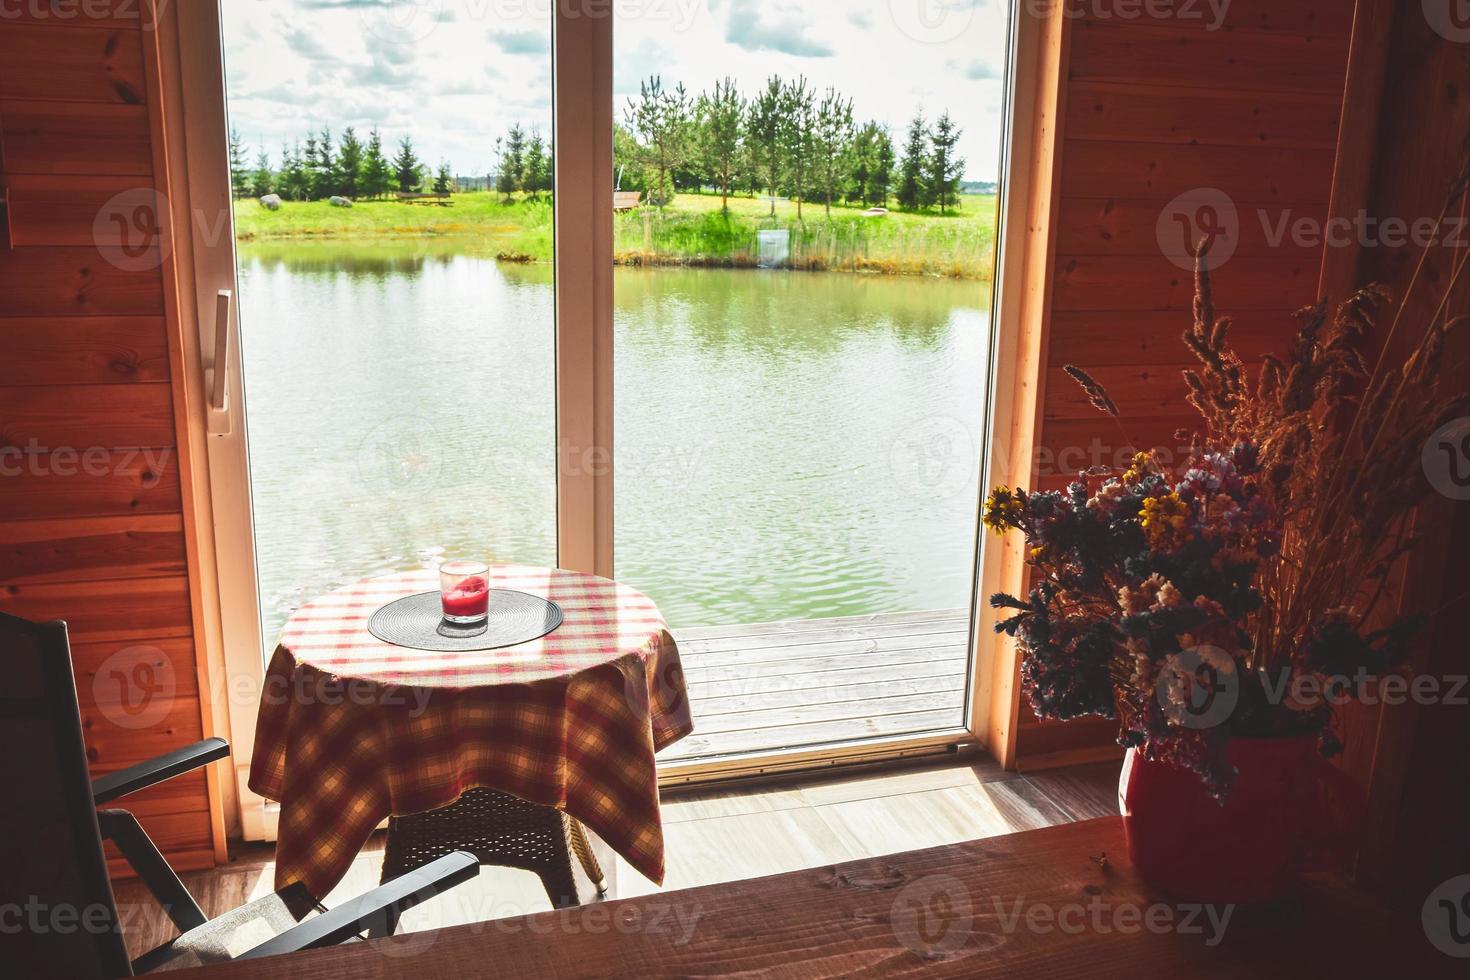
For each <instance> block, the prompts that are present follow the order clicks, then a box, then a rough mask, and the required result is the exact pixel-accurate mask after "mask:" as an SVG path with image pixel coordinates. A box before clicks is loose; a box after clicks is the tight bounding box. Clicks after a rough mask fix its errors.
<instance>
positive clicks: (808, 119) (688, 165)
mask: <svg viewBox="0 0 1470 980" xmlns="http://www.w3.org/2000/svg"><path fill="white" fill-rule="evenodd" d="M959 138H960V129H959V127H957V126H956V125H955V124H954V121H953V120H952V119H950V116H949V113H948V112H945V113H944V114H943V115H941V116H940V117H939V119H938V120H937V121H936V122H935V123H934V124H933V125H932V126H931V125H930V124H929V123H928V122H926V121H925V120H924V118H923V116H922V115H916V116H915V117H914V119H913V121H912V122H911V123H910V124H909V128H908V133H907V138H906V140H905V142H904V145H903V148H902V152H901V154H897V153H895V147H894V144H893V139H892V137H891V135H890V134H889V132H888V130H887V128H886V127H884V126H882V125H881V124H879V123H877V122H871V121H870V122H863V123H857V122H856V121H855V118H854V115H853V103H852V100H851V99H850V98H845V97H844V96H842V95H841V94H840V93H839V92H837V90H836V89H834V88H828V89H827V90H826V91H825V92H821V93H819V92H816V91H815V90H813V89H812V88H811V87H809V86H808V84H807V80H806V78H805V77H804V76H803V77H799V78H797V79H796V80H794V81H788V80H783V79H781V78H780V77H773V78H771V79H769V80H768V81H767V83H766V86H765V88H763V89H761V90H760V91H759V92H757V93H755V94H754V95H752V96H750V97H746V96H745V95H742V94H741V92H740V90H739V89H738V88H737V86H736V84H735V82H734V80H732V79H730V78H725V79H722V80H720V81H719V82H716V83H715V85H714V87H713V88H712V89H710V90H709V91H707V92H702V93H700V94H699V95H698V96H691V95H689V94H688V92H686V91H685V89H684V86H683V85H682V84H679V85H676V86H674V87H673V88H665V87H664V85H663V81H662V79H661V78H660V77H659V76H657V75H654V76H652V77H650V78H649V79H648V80H647V81H646V82H643V83H642V84H641V85H640V86H639V93H638V97H637V98H636V99H629V100H628V105H627V108H626V110H625V112H624V117H623V123H622V125H621V126H619V127H618V129H617V132H616V133H615V134H614V142H613V155H614V161H615V164H616V165H617V167H618V171H619V174H620V175H621V178H622V180H623V182H624V183H625V184H628V185H630V186H632V187H635V188H636V189H639V190H646V191H647V192H648V196H649V200H650V201H651V202H652V203H654V204H657V205H663V204H667V203H668V202H669V201H670V200H672V199H673V197H674V194H675V193H676V192H677V191H679V190H699V189H702V188H705V187H710V188H713V189H714V190H715V191H716V192H717V193H719V195H720V197H721V199H722V200H721V204H722V206H723V207H725V208H728V207H729V198H730V196H731V195H732V194H738V193H742V192H744V193H749V194H751V195H755V194H759V193H761V192H763V191H764V192H765V193H767V194H769V195H770V196H771V198H772V201H771V213H772V214H774V213H775V207H776V205H775V197H776V196H777V195H784V196H786V197H789V198H791V199H792V200H794V201H795V202H796V208H797V216H798V218H799V217H800V216H801V207H802V204H803V203H804V202H809V201H821V202H822V204H823V206H824V207H825V208H826V210H827V212H828V213H830V212H831V210H832V204H833V202H835V201H842V200H846V201H848V202H849V203H861V204H862V205H864V206H872V205H884V206H886V205H887V204H888V201H889V199H890V197H892V198H893V199H894V200H895V201H896V202H897V204H898V207H900V208H902V209H905V210H910V211H920V210H928V209H931V208H935V207H937V208H938V209H939V211H940V213H941V214H943V213H945V212H947V211H948V210H949V209H950V208H951V207H953V206H954V205H956V204H957V203H958V200H959V192H960V181H961V179H962V178H963V176H964V166H965V164H964V160H962V159H961V158H960V157H959V156H958V155H957V153H956V146H957V145H958V143H959Z"/></svg>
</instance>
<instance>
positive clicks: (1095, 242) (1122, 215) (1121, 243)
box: [1057, 197, 1327, 271]
mask: <svg viewBox="0 0 1470 980" xmlns="http://www.w3.org/2000/svg"><path fill="white" fill-rule="evenodd" d="M1178 213H1180V212H1179V211H1178V206H1177V205H1172V204H1171V203H1170V202H1169V201H1167V200H1158V199H1150V200H1130V199H1120V198H1104V199H1097V198H1075V197H1074V198H1067V199H1066V200H1064V201H1062V209H1061V222H1060V225H1059V226H1058V228H1057V235H1058V248H1059V249H1060V251H1061V252H1062V253H1063V254H1065V255H1159V254H1161V252H1162V251H1163V249H1164V247H1165V246H1166V245H1167V246H1168V247H1169V249H1170V250H1171V254H1175V255H1178V254H1181V250H1182V249H1183V248H1184V247H1185V240H1184V234H1185V232H1184V230H1183V228H1182V227H1181V226H1179V225H1178V224H1176V223H1175V220H1174V218H1175V215H1176V214H1178ZM1186 217H1193V216H1192V215H1186ZM1326 219H1327V209H1326V207H1325V206H1323V205H1314V206H1310V207H1301V208H1280V209H1278V208H1274V207H1270V206H1266V207H1252V206H1250V205H1244V204H1242V205H1237V206H1236V214H1235V219H1234V220H1233V221H1232V220H1230V219H1229V216H1228V215H1226V216H1223V217H1222V219H1221V220H1222V221H1225V222H1227V224H1226V226H1225V230H1224V231H1223V232H1222V233H1221V234H1220V235H1219V238H1218V244H1217V246H1216V248H1215V253H1216V254H1217V255H1220V254H1223V253H1224V251H1225V249H1227V248H1229V249H1232V254H1231V258H1230V260H1229V261H1234V259H1235V258H1236V257H1238V256H1247V257H1253V258H1262V257H1272V258H1275V259H1278V260H1283V261H1287V262H1291V263H1293V264H1303V263H1304V264H1307V265H1312V266H1315V265H1317V264H1318V263H1319V262H1320V260H1321V253H1322V247H1321V235H1322V228H1323V226H1324V222H1325V221H1326ZM1299 223H1301V224H1300V226H1299ZM1191 225H1193V222H1191ZM1195 230H1197V229H1195V228H1194V227H1191V230H1190V234H1191V235H1192V234H1193V233H1194V231H1195ZM1192 246H1193V243H1190V247H1192ZM1227 271H1228V269H1227Z"/></svg>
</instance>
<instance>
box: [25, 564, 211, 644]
mask: <svg viewBox="0 0 1470 980" xmlns="http://www.w3.org/2000/svg"><path fill="white" fill-rule="evenodd" d="M0 611H4V612H8V613H10V614H11V615H12V616H21V617H24V618H25V619H31V620H36V621H47V620H52V619H64V620H66V622H67V625H68V627H69V628H70V631H71V637H72V642H74V643H107V642H113V641H119V640H121V641H127V642H134V641H136V642H140V643H147V642H153V641H157V640H159V639H163V638H182V637H188V636H191V635H192V630H193V620H192V618H191V614H190V610H189V580H188V579H187V578H185V577H182V576H180V577H178V578H142V579H133V580H130V581H123V582H67V583H62V584H47V585H16V584H13V583H6V584H4V585H0Z"/></svg>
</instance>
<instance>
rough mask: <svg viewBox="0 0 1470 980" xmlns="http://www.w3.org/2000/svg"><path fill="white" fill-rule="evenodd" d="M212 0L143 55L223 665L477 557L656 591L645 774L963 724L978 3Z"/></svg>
mask: <svg viewBox="0 0 1470 980" xmlns="http://www.w3.org/2000/svg"><path fill="white" fill-rule="evenodd" d="M248 6H249V9H246V7H245V6H240V7H236V6H234V5H224V7H223V13H222V14H221V13H219V12H217V11H215V10H214V9H213V8H212V7H211V5H208V4H201V5H183V6H182V7H181V8H179V9H177V10H175V11H174V12H173V13H171V14H170V16H171V17H175V18H177V20H178V23H179V30H180V39H179V40H180V43H179V52H178V56H177V58H178V61H177V65H176V66H175V67H174V68H170V67H169V66H166V69H165V70H166V71H171V70H176V71H177V73H178V78H179V79H180V83H179V85H178V86H176V87H175V88H174V90H173V91H174V92H175V97H178V98H181V99H182V101H183V103H184V105H185V106H186V108H187V109H188V115H189V118H188V119H187V120H186V121H185V122H184V123H182V124H180V123H178V122H177V121H176V125H182V132H181V133H180V134H179V135H181V137H184V138H182V139H181V142H183V143H187V146H188V153H189V160H190V166H189V171H190V178H189V181H188V186H187V188H186V189H183V190H180V191H179V192H178V193H179V194H181V195H182V194H187V195H188V202H189V204H188V206H189V207H190V208H191V210H193V211H196V212H200V213H207V210H208V209H207V208H206V207H204V206H203V204H202V203H201V202H210V201H213V200H222V201H227V202H228V203H227V205H225V206H226V208H227V213H228V215H229V216H230V217H231V219H232V222H233V230H234V234H233V235H232V236H219V235H210V234H209V233H208V229H209V227H210V225H211V222H210V221H196V222H192V223H191V230H192V232H193V235H192V242H191V245H192V257H191V259H190V262H191V268H192V275H191V277H190V278H191V282H190V285H191V286H192V289H193V291H194V293H195V295H194V297H193V298H194V300H195V302H194V303H193V304H192V309H194V310H196V311H197V326H198V330H199V334H200V342H199V347H200V360H201V363H200V369H201V370H202V369H203V368H204V367H207V366H211V365H215V364H218V363H221V358H219V357H218V356H217V352H216V351H215V350H214V346H215V342H214V337H215V336H226V335H227V336H228V338H229V339H228V343H230V345H231V349H232V350H234V349H235V345H238V355H239V356H238V357H235V358H231V359H228V360H229V363H231V364H232V365H238V367H235V366H232V367H231V368H230V374H229V377H228V382H229V383H228V385H227V388H228V389H229V391H230V394H231V395H232V397H231V398H230V399H229V400H228V405H229V407H228V410H227V411H226V412H225V413H223V415H222V416H220V417H212V419H211V428H212V429H213V430H214V435H213V437H212V438H211V439H210V441H209V457H210V459H209V461H210V466H211V470H212V472H213V475H214V479H213V481H212V485H213V498H214V499H213V504H212V506H213V514H212V518H213V521H214V527H215V534H216V537H217V539H218V557H219V563H220V581H221V608H222V616H223V619H224V628H225V634H226V641H227V642H226V649H227V651H228V653H227V655H228V656H229V657H231V658H232V660H231V673H232V674H234V673H238V672H247V673H248V672H249V670H250V669H251V667H250V665H251V663H254V669H255V670H256V671H258V670H259V662H260V660H261V659H262V657H263V656H265V654H266V653H267V651H268V650H269V648H270V647H271V646H272V645H273V643H274V639H275V634H276V632H277V631H278V630H279V628H280V626H281V624H282V623H283V622H284V620H285V618H286V617H287V616H289V614H290V613H291V611H292V610H293V609H294V608H295V607H296V606H297V605H298V604H299V603H300V602H302V601H304V600H305V599H307V598H309V597H311V596H313V595H316V594H319V593H321V592H323V591H326V590H328V589H331V588H333V587H336V586H338V585H341V584H344V583H346V582H350V581H352V580H355V579H357V578H360V577H363V576H365V575H369V574H373V573H375V572H379V571H387V570H390V569H394V568H402V567H412V566H417V565H421V564H424V563H431V562H433V561H434V560H435V559H436V558H437V557H438V556H440V555H442V554H447V553H456V554H463V553H471V554H482V555H485V556H488V557H493V558H495V559H497V560H505V561H517V562H525V563H534V564H554V563H560V564H564V565H569V566H574V567H581V568H584V569H587V570H591V571H596V572H599V573H601V574H606V575H616V576H617V577H618V578H620V579H622V580H625V581H627V582H629V583H630V584H632V585H634V586H636V587H638V588H640V589H642V590H644V591H646V592H648V593H649V594H650V595H651V596H653V597H654V598H655V599H656V600H657V601H658V603H659V604H660V607H661V608H662V609H663V611H664V613H665V615H666V618H667V619H668V620H669V622H670V624H671V626H672V627H673V628H674V631H675V635H676V637H677V638H678V640H679V642H680V647H681V651H682V652H683V654H684V662H685V668H686V673H687V676H688V680H689V685H690V692H691V697H692V698H693V699H694V713H695V718H696V727H697V729H698V732H697V734H696V736H694V737H692V738H691V739H688V740H686V741H685V742H684V743H681V744H680V746H679V747H678V749H677V751H676V752H673V753H671V759H670V760H665V761H670V762H672V763H674V764H675V769H676V770H677V771H678V772H679V773H695V772H704V771H713V770H715V769H718V768H719V766H720V765H721V762H720V760H722V759H733V758H736V757H738V758H739V759H740V760H741V761H742V764H743V763H744V762H745V761H747V760H748V759H749V758H750V757H751V756H756V757H758V758H764V759H772V760H776V759H780V758H784V757H786V756H790V757H792V758H796V757H798V756H799V757H802V758H808V759H821V758H822V757H824V754H825V753H827V752H828V750H829V749H830V750H831V751H833V752H836V751H839V750H840V749H841V747H843V746H853V745H859V744H861V745H863V746H868V745H869V743H872V748H873V751H883V750H884V747H885V746H890V745H891V746H895V747H898V748H905V747H908V748H912V747H913V746H915V745H920V744H927V745H935V746H939V745H942V744H945V743H946V742H953V741H955V740H957V739H960V738H964V737H967V735H968V732H967V728H968V726H969V725H970V711H969V702H970V699H971V692H972V690H973V686H974V681H973V678H974V676H975V673H976V669H975V661H974V655H973V654H974V651H973V649H972V648H973V643H972V640H971V637H972V635H973V612H974V609H973V605H974V594H975V581H976V568H977V560H976V537H977V536H976V513H977V509H978V499H979V492H980V474H981V469H982V460H983V458H984V456H985V453H986V443H987V430H988V427H989V422H988V419H987V417H986V407H987V404H988V396H989V380H988V379H989V373H990V370H991V365H990V352H991V348H992V344H991V340H992V334H993V331H992V328H991V323H992V316H991V314H992V310H991V307H992V295H993V288H992V287H993V280H994V278H995V277H994V270H995V261H996V254H997V248H996V245H997V242H996V235H997V211H998V206H997V201H998V192H999V185H1000V183H1001V178H1002V174H1001V159H1002V156H1003V154H1002V146H1001V144H1002V142H1003V132H1004V126H1003V122H1002V120H1003V117H1004V116H1005V107H1006V93H1005V82H1004V78H1005V75H1006V69H1007V61H1008V54H1007V44H1008V30H1009V26H1010V25H1009V18H1008V16H1007V14H1006V11H1005V10H1004V8H1003V7H1002V6H1000V5H996V4H984V3H975V4H969V3H960V4H951V5H948V6H945V7H943V8H936V9H935V10H933V11H929V10H928V6H926V5H925V4H923V3H916V4H914V5H912V6H913V8H914V9H909V5H905V4H890V3H886V2H884V3H873V4H870V5H863V4H850V3H841V4H839V3H830V4H829V3H823V4H815V5H813V4H807V5H800V6H796V5H791V6H779V5H777V6H772V5H767V4H755V3H751V2H746V0H735V2H733V3H723V4H719V5H707V6H706V5H700V4H694V5H667V7H666V8H665V7H661V6H660V5H657V4H649V5H641V6H638V5H635V6H631V7H630V6H627V5H618V4H613V5H610V6H608V5H603V4H598V3H589V4H588V5H587V6H586V9H585V10H584V9H582V8H580V7H577V5H575V4H573V5H568V4H565V3H562V4H558V5H557V6H556V8H555V10H553V9H551V8H550V7H549V6H548V7H538V5H536V4H522V5H496V4H476V3H469V2H462V0H430V2H420V3H404V4H388V5H382V4H335V3H334V4H312V5H300V4H295V3H291V2H288V0H262V2H260V3H257V4H252V5H248ZM574 7H576V9H573V8H574ZM926 11H928V13H932V14H937V15H938V16H937V17H933V16H928V15H927V14H926ZM610 16H611V18H615V20H616V23H614V22H613V20H612V19H610ZM614 37H615V38H616V40H614ZM211 39H213V40H214V41H215V42H217V43H218V44H219V46H220V47H221V48H222V54H223V57H222V58H221V59H220V61H219V62H216V61H215V60H214V59H212V58H211V57H210V56H209V51H210V41H211ZM211 91H217V92H218V94H219V100H218V104H217V106H215V105H214V104H213V103H212V102H211V100H210V99H209V98H208V93H209V92H211ZM180 92H182V93H183V94H182V95H180V94H179V93H180ZM201 93H203V94H201ZM215 227H218V224H217V222H216V223H215ZM221 289H228V290H231V291H233V293H234V302H233V305H231V306H230V307H229V308H228V317H229V320H228V321H226V322H227V323H228V325H229V326H230V327H231V329H230V330H229V331H226V333H224V334H217V333H216V331H215V318H214V317H215V314H214V311H216V310H222V309H225V307H222V306H219V305H218V304H217V303H216V302H215V296H216V293H217V292H218V290H221ZM217 414H218V413H217ZM231 707H232V709H233V710H232V712H231V723H232V727H233V728H234V733H235V739H234V741H235V743H236V744H237V746H238V745H249V744H250V743H251V738H250V736H251V730H250V725H251V724H252V721H253V719H250V718H248V717H247V716H248V715H249V714H250V711H251V708H252V706H250V705H232V706H231ZM247 763H248V760H246V759H237V764H238V765H239V767H240V769H241V771H242V772H243V771H244V768H245V765H246V764H247ZM242 795H245V796H247V797H248V794H246V793H242ZM248 804H249V800H248V799H247V805H248ZM267 824H268V821H267ZM247 830H251V828H250V827H249V825H248V824H247ZM254 832H265V833H269V829H268V826H267V828H266V829H265V830H264V831H261V830H260V829H259V827H257V828H255V830H254Z"/></svg>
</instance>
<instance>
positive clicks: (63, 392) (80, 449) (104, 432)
mask: <svg viewBox="0 0 1470 980" xmlns="http://www.w3.org/2000/svg"><path fill="white" fill-rule="evenodd" d="M173 443H174V425H173V401H172V397H171V395H170V392H169V389H168V387H166V386H164V385H128V384H122V385H49V386H39V385H37V386H29V387H17V388H0V446H5V445H8V446H16V447H20V448H21V449H22V450H25V451H33V450H36V449H38V448H39V450H40V451H42V452H46V451H50V452H56V451H58V450H66V451H69V452H74V453H85V452H87V451H89V450H93V449H102V450H106V451H108V452H115V451H118V450H120V449H126V448H130V447H134V446H150V447H166V446H172V445H173ZM94 455H95V454H94ZM95 458H96V459H97V460H98V461H99V462H100V460H101V457H100V455H96V456H95ZM70 463H71V465H72V466H73V467H75V466H76V465H77V461H76V460H75V459H71V460H70Z"/></svg>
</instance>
